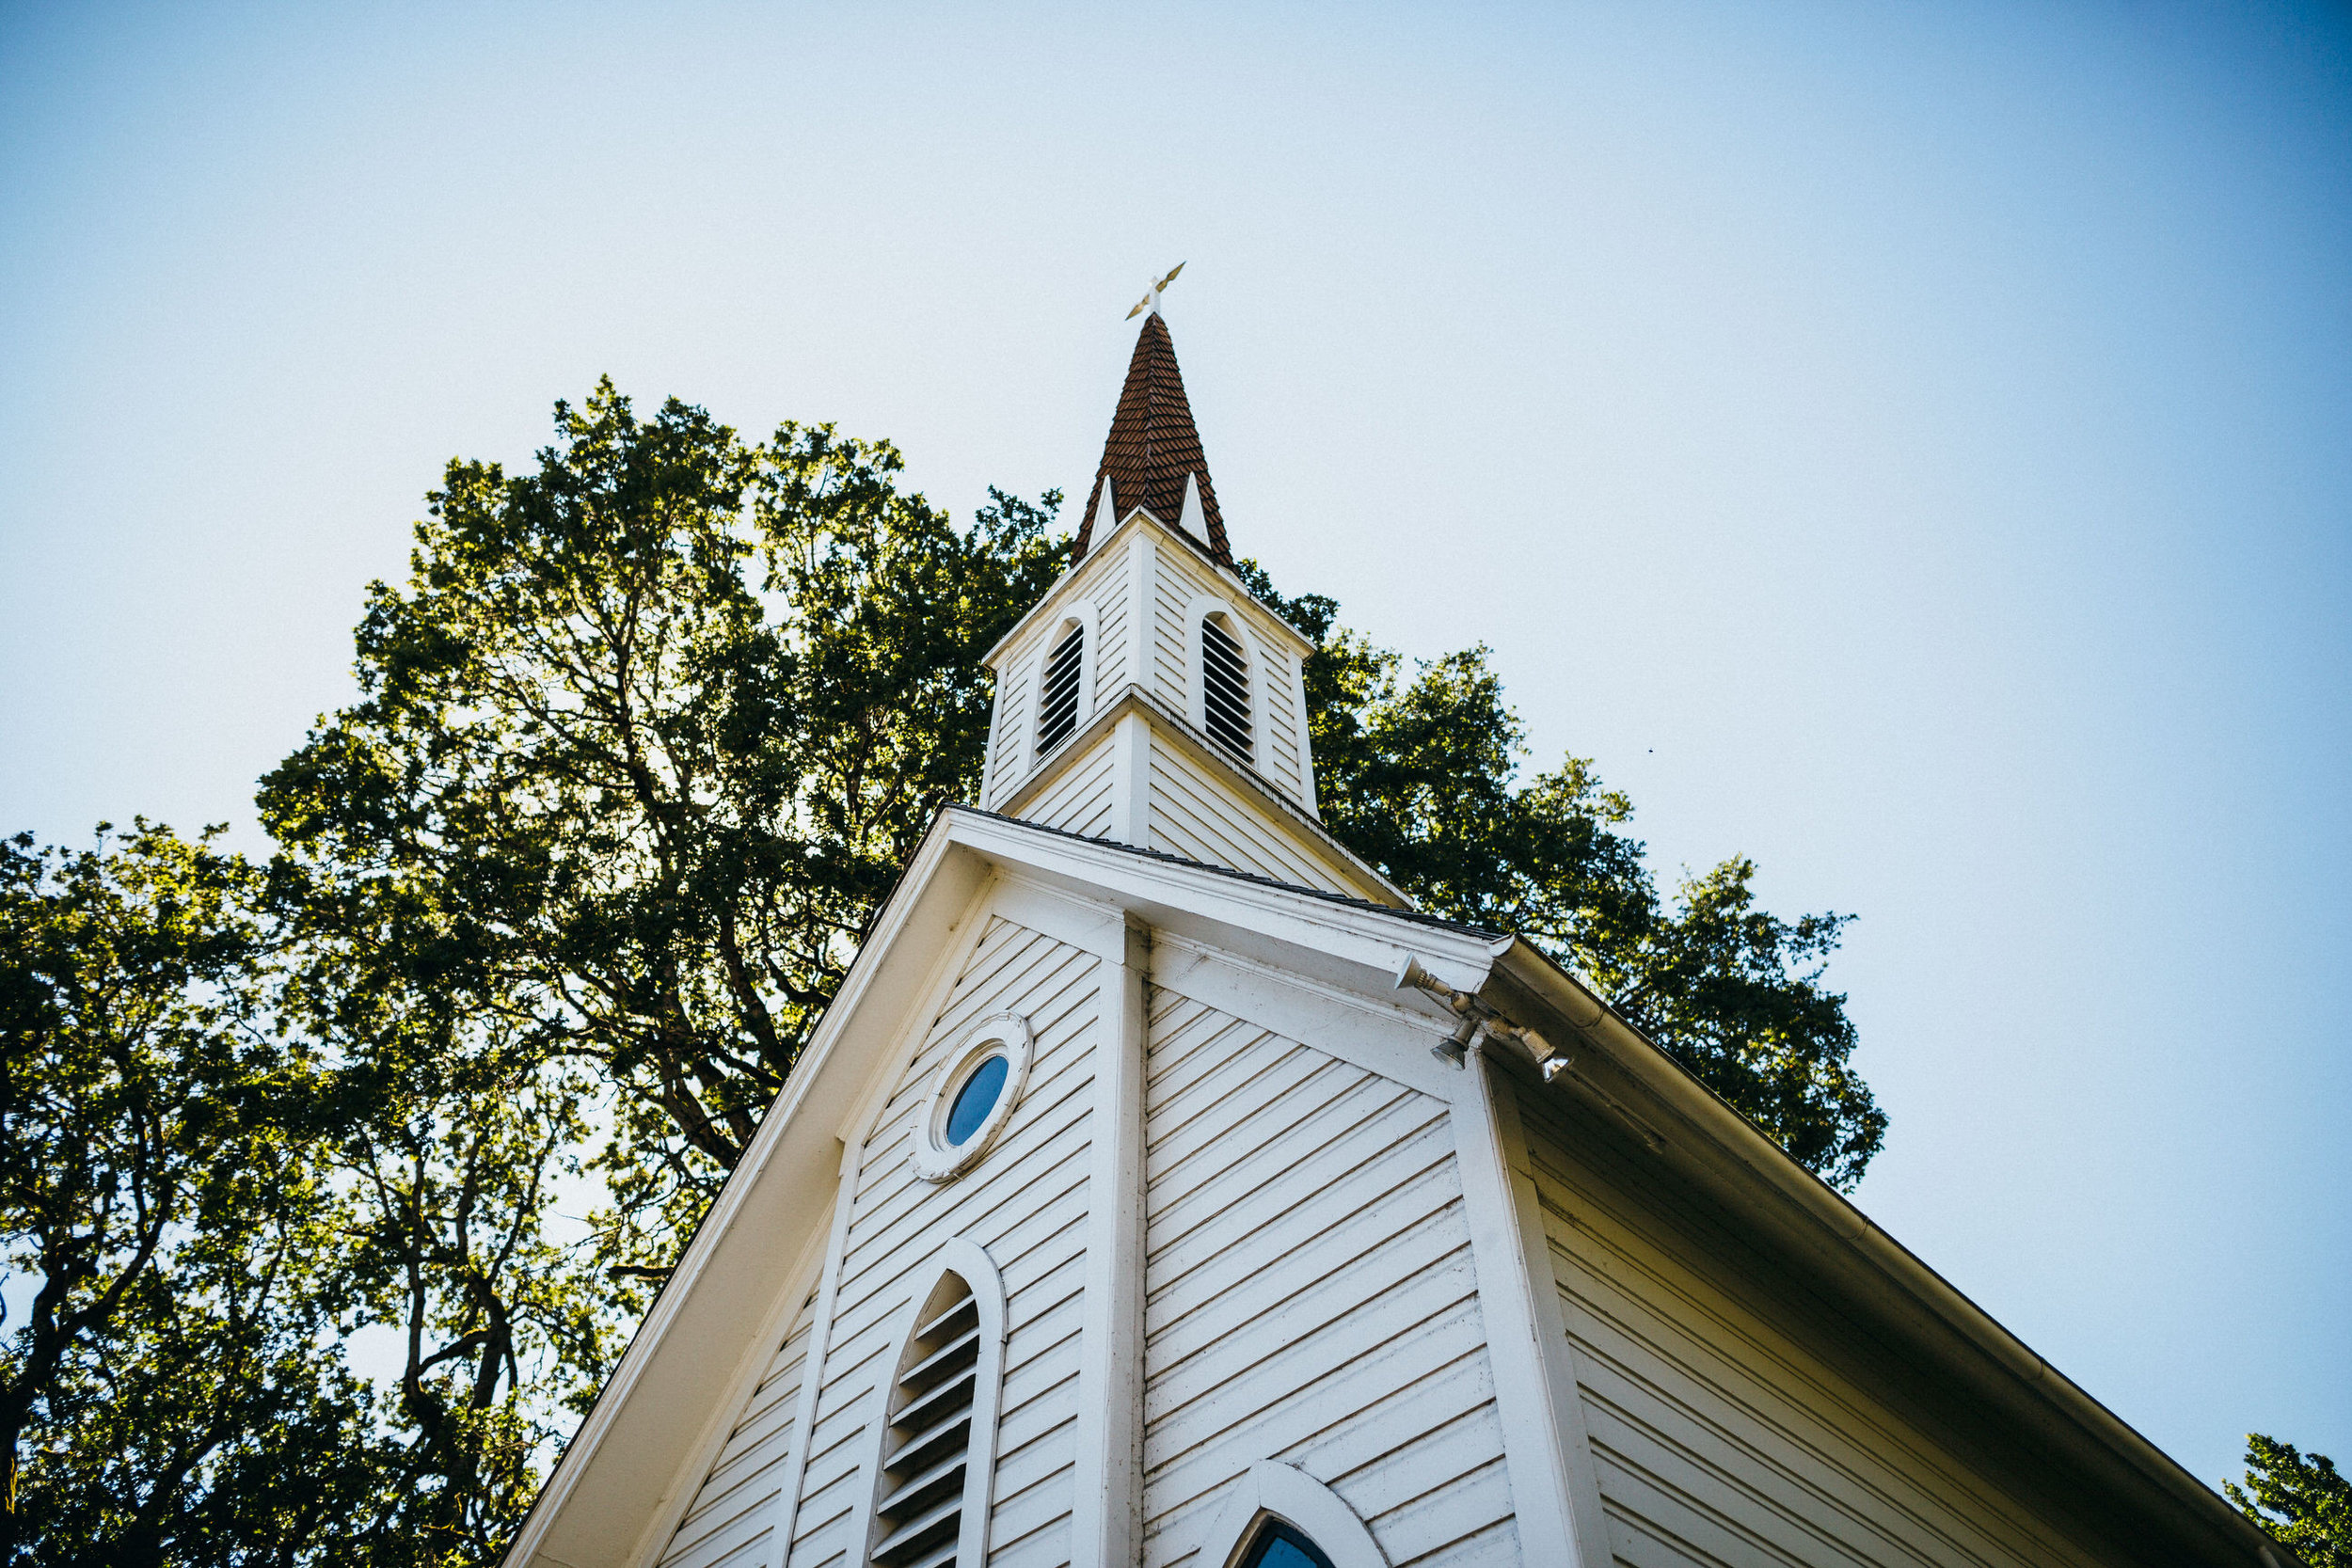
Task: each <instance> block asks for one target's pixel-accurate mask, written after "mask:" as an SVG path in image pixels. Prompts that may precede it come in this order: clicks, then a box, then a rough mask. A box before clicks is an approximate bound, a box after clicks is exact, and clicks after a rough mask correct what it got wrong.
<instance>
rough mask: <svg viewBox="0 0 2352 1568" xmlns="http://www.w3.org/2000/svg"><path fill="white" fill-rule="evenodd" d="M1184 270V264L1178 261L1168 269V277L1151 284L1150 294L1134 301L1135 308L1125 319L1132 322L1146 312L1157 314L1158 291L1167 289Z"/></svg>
mask: <svg viewBox="0 0 2352 1568" xmlns="http://www.w3.org/2000/svg"><path fill="white" fill-rule="evenodd" d="M1182 271H1184V262H1182V261H1179V262H1177V263H1176V264H1175V265H1174V266H1172V267H1170V268H1168V276H1167V277H1163V278H1161V279H1160V280H1159V281H1158V282H1157V283H1154V284H1152V292H1151V293H1147V294H1145V295H1144V296H1143V297H1142V298H1141V299H1139V300H1136V308H1135V309H1132V310H1130V311H1128V312H1127V319H1128V320H1129V321H1133V320H1135V319H1136V317H1137V316H1140V315H1142V314H1143V313H1144V312H1145V311H1146V310H1149V311H1151V312H1152V313H1153V314H1154V315H1156V314H1158V313H1159V309H1160V291H1161V290H1162V289H1165V288H1167V287H1168V285H1169V284H1170V283H1173V282H1175V281H1176V275H1177V274H1178V273H1180V272H1182Z"/></svg>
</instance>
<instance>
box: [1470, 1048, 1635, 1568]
mask: <svg viewBox="0 0 2352 1568" xmlns="http://www.w3.org/2000/svg"><path fill="white" fill-rule="evenodd" d="M1490 1051H1491V1048H1487V1049H1482V1050H1480V1051H1478V1052H1476V1053H1474V1054H1473V1057H1472V1061H1471V1066H1472V1067H1473V1068H1474V1069H1476V1070H1475V1076H1476V1078H1477V1080H1478V1084H1477V1088H1478V1089H1479V1091H1480V1093H1481V1097H1482V1098H1483V1099H1484V1100H1485V1101H1486V1104H1487V1106H1488V1108H1489V1111H1490V1114H1491V1116H1492V1117H1493V1126H1494V1131H1495V1142H1496V1148H1497V1152H1498V1153H1499V1154H1500V1156H1501V1159H1502V1172H1503V1178H1504V1180H1505V1181H1506V1182H1507V1184H1508V1186H1509V1199H1510V1219H1511V1222H1512V1226H1511V1227H1512V1231H1513V1236H1514V1239H1515V1240H1516V1241H1517V1242H1518V1268H1519V1271H1520V1275H1521V1289H1522V1291H1523V1293H1524V1299H1525V1302H1526V1305H1527V1307H1528V1310H1529V1325H1530V1328H1531V1330H1532V1338H1533V1341H1534V1348H1535V1352H1536V1355H1537V1358H1538V1360H1539V1361H1540V1363H1541V1366H1542V1382H1541V1391H1542V1396H1543V1401H1542V1402H1543V1411H1544V1418H1545V1420H1546V1421H1547V1423H1549V1427H1550V1428H1551V1430H1552V1431H1553V1433H1555V1434H1556V1438H1557V1443H1558V1449H1557V1454H1556V1458H1557V1463H1558V1465H1559V1474H1558V1475H1557V1476H1556V1477H1555V1478H1554V1479H1555V1481H1558V1482H1560V1483H1563V1484H1564V1486H1565V1507H1566V1511H1567V1514H1568V1517H1569V1520H1570V1521H1571V1524H1572V1526H1573V1528H1572V1531H1571V1537H1570V1538H1571V1543H1572V1544H1573V1545H1574V1547H1575V1556H1576V1559H1577V1560H1579V1561H1580V1562H1581V1563H1583V1564H1585V1565H1586V1568H1594V1565H1597V1564H1602V1563H1606V1562H1608V1561H1609V1560H1610V1558H1611V1554H1612V1548H1611V1546H1610V1544H1609V1523H1608V1515H1607V1513H1606V1512H1605V1510H1604V1508H1603V1506H1602V1502H1601V1496H1600V1475H1599V1470H1598V1467H1597V1465H1595V1464H1594V1462H1593V1449H1592V1439H1591V1436H1590V1434H1589V1433H1587V1432H1586V1430H1585V1425H1584V1406H1583V1401H1582V1398H1581V1395H1580V1394H1579V1392H1578V1383H1577V1372H1576V1352H1575V1347H1574V1346H1573V1345H1572V1344H1571V1343H1570V1342H1569V1339H1568V1331H1567V1323H1566V1319H1565V1316H1564V1315H1563V1313H1562V1311H1561V1307H1560V1291H1559V1288H1558V1283H1557V1281H1556V1280H1555V1279H1554V1277H1553V1275H1552V1271H1551V1246H1550V1243H1549V1239H1548V1237H1547V1234H1546V1231H1545V1227H1544V1210H1543V1197H1542V1195H1541V1194H1540V1193H1539V1192H1538V1191H1537V1189H1536V1186H1535V1177H1534V1163H1533V1161H1532V1160H1531V1159H1530V1157H1529V1155H1528V1152H1527V1132H1526V1129H1525V1127H1524V1126H1523V1125H1522V1124H1521V1122H1520V1120H1519V1095H1520V1085H1519V1083H1518V1080H1517V1079H1516V1077H1515V1076H1514V1075H1513V1074H1512V1073H1511V1072H1510V1071H1509V1070H1508V1069H1504V1068H1502V1067H1501V1066H1500V1065H1498V1064H1497V1063H1496V1062H1495V1061H1494V1060H1493V1058H1492V1056H1491V1054H1490ZM1488 1321H1489V1322H1492V1321H1493V1316H1492V1314H1489V1315H1488ZM1515 1451H1516V1450H1515ZM1531 1560H1533V1559H1531Z"/></svg>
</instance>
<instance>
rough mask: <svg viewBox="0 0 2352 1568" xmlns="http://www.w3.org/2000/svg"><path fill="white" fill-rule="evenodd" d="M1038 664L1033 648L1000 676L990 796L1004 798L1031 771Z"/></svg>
mask: <svg viewBox="0 0 2352 1568" xmlns="http://www.w3.org/2000/svg"><path fill="white" fill-rule="evenodd" d="M1036 667H1037V653H1036V650H1034V649H1031V650H1029V651H1027V652H1025V653H1022V654H1019V655H1016V656H1015V657H1013V658H1011V659H1009V660H1008V661H1007V662H1006V665H1005V668H1004V670H1003V672H1002V673H1000V674H999V675H998V676H997V677H996V724H995V729H994V732H993V736H992V738H991V739H990V742H989V761H988V798H989V799H990V800H1003V799H1004V798H1005V797H1007V796H1008V795H1010V794H1011V793H1012V792H1013V791H1014V790H1015V789H1017V788H1019V787H1020V785H1021V781H1022V779H1023V778H1024V777H1025V776H1026V774H1027V772H1028V760H1029V732H1028V722H1029V682H1030V678H1031V676H1032V674H1033V673H1034V672H1035V670H1036Z"/></svg>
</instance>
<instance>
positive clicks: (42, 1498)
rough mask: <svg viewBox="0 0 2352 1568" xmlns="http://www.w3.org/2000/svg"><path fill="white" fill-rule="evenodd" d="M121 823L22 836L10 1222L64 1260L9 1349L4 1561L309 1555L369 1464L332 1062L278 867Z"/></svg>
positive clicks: (43, 1278)
mask: <svg viewBox="0 0 2352 1568" xmlns="http://www.w3.org/2000/svg"><path fill="white" fill-rule="evenodd" d="M105 832H106V830H105V829H104V828H103V827H102V829H101V833H102V837H101V840H100V842H99V844H98V846H97V847H94V848H91V849H87V850H83V851H79V852H72V853H69V852H67V851H63V850H59V849H54V848H53V849H37V848H35V847H34V845H33V841H32V839H31V838H30V836H29V835H26V836H21V837H18V838H16V839H14V840H11V841H8V842H7V843H5V844H0V1245H5V1247H6V1249H7V1251H6V1260H7V1267H8V1272H9V1273H11V1274H13V1275H17V1276H19V1277H21V1278H24V1279H27V1280H29V1281H37V1282H38V1284H37V1286H36V1287H35V1289H34V1291H33V1295H32V1300H31V1303H30V1307H29V1310H28V1311H27V1312H26V1314H25V1317H24V1322H23V1323H19V1324H17V1325H15V1327H14V1332H13V1333H12V1334H11V1335H10V1336H9V1337H8V1339H7V1341H6V1342H5V1346H0V1465H4V1466H5V1483H6V1508H5V1512H4V1513H0V1562H12V1561H15V1560H18V1559H19V1557H20V1555H21V1554H24V1553H29V1556H30V1559H31V1560H33V1561H35V1562H39V1563H44V1564H65V1563H101V1562H103V1563H110V1564H118V1565H119V1564H134V1563H151V1562H162V1561H165V1560H170V1561H173V1562H175V1563H188V1564H197V1563H246V1562H278V1561H287V1560H293V1557H294V1554H296V1553H297V1552H298V1551H299V1549H300V1548H301V1547H302V1546H303V1544H306V1543H307V1542H309V1541H310V1540H312V1539H314V1538H315V1537H316V1536H317V1534H318V1533H319V1532H320V1531H321V1530H322V1529H324V1528H327V1526H328V1525H329V1524H330V1523H331V1521H332V1520H333V1519H334V1518H335V1517H336V1516H337V1515H339V1514H340V1513H342V1511H343V1510H344V1509H346V1508H348V1507H350V1506H352V1505H353V1504H354V1502H355V1501H356V1499H357V1498H358V1496H360V1495H361V1491H362V1489H363V1486H364V1465H363V1464H362V1463H361V1462H360V1461H359V1460H358V1458H357V1457H356V1456H358V1454H360V1453H361V1452H363V1450H364V1448H365V1441H364V1439H365V1431H364V1427H365V1420H364V1418H365V1412H366V1401H365V1398H364V1394H363V1391H362V1390H361V1389H360V1388H359V1387H358V1385H357V1384H356V1383H355V1382H354V1381H353V1380H352V1379H351V1378H350V1377H349V1376H348V1374H347V1373H346V1372H345V1371H344V1370H343V1369H342V1364H341V1359H340V1356H339V1355H338V1354H336V1352H335V1351H334V1350H333V1349H331V1348H327V1349H322V1348H321V1342H322V1340H323V1339H326V1338H327V1331H328V1329H329V1323H328V1322H327V1318H326V1313H325V1312H324V1311H323V1310H322V1309H321V1308H320V1307H319V1305H318V1300H317V1297H316V1295H315V1293H314V1290H313V1287H314V1286H315V1285H316V1283H317V1270H318V1267H319V1262H320V1256H321V1248H320V1244H319V1243H320V1236H321V1228H320V1227H321V1225H322V1221H323V1218H324V1216H325V1213H326V1210H327V1208H328V1207H329V1206H330V1199H329V1196H328V1195H327V1193H326V1191H325V1189H324V1188H323V1187H322V1186H321V1185H320V1184H319V1183H318V1182H316V1181H315V1180H312V1179H311V1178H310V1175H309V1174H308V1173H307V1172H306V1170H305V1169H304V1168H303V1165H302V1164H301V1161H300V1159H299V1157H298V1155H297V1154H296V1152H295V1149H296V1144H297V1138H296V1136H295V1135H294V1132H292V1131H291V1130H290V1122H289V1117H288V1112H289V1110H290V1108H292V1107H298V1106H299V1105H300V1104H301V1103H302V1101H304V1098H305V1091H304V1083H305V1074H306V1071H307V1063H306V1061H305V1059H304V1057H303V1054H302V1053H301V1052H300V1051H299V1050H298V1049H295V1048H294V1047H292V1046H290V1045H289V1044H288V1043H287V1042H286V1041H284V1040H283V1039H282V1038H280V1037H278V1036H276V1035H275V1033H274V1032H273V1031H272V1030H271V1029H270V1028H269V1027H268V1021H267V1018H266V1016H265V1009H264V1008H263V1006H262V999H263V992H262V980H263V979H264V978H265V976H266V974H267V972H268V968H269V955H270V951H271V949H270V942H269V934H268V932H267V930H266V928H265V927H264V925H263V923H262V920H261V919H260V918H259V916H258V915H257V914H256V912H255V906H256V899H257V895H258V891H259V890H258V877H257V874H256V873H255V872H254V870H253V868H251V867H250V866H248V865H246V863H244V862H242V861H241V860H239V859H237V858H236V857H234V856H231V855H228V854H224V853H221V852H219V851H216V850H215V849H213V848H212V847H210V846H209V844H206V843H202V842H199V843H196V844H190V843H187V842H185V841H183V840H182V839H179V838H178V837H176V836H174V835H173V834H172V833H171V832H170V831H169V830H167V829H165V828H160V827H151V826H150V825H148V824H147V823H145V822H141V823H139V824H138V825H137V827H136V828H135V831H133V832H127V833H121V834H119V835H116V836H115V837H114V838H113V839H111V840H108V839H107V838H105V837H104V836H103V834H104V833H105ZM208 836H209V835H208ZM298 1115H299V1113H298V1111H297V1112H296V1116H297V1117H298Z"/></svg>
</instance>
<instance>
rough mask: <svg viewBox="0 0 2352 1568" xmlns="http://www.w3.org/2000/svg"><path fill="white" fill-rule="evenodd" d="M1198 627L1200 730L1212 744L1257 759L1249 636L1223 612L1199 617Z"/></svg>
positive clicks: (1211, 611)
mask: <svg viewBox="0 0 2352 1568" xmlns="http://www.w3.org/2000/svg"><path fill="white" fill-rule="evenodd" d="M1199 626H1200V632H1199V636H1198V639H1197V641H1198V642H1199V644H1200V658H1199V668H1200V712H1199V714H1198V716H1197V717H1198V718H1199V720H1200V727H1201V729H1203V730H1204V731H1206V732H1207V733H1208V736H1209V738H1210V739H1211V740H1214V741H1216V743H1217V744H1218V745H1219V746H1222V747H1224V748H1225V749H1226V750H1227V751H1229V752H1232V753H1233V754H1234V755H1235V756H1237V757H1240V758H1241V759H1243V760H1244V761H1248V760H1250V759H1251V758H1253V757H1255V756H1256V755H1257V747H1256V736H1255V731H1254V728H1253V715H1252V711H1251V710H1252V704H1251V703H1250V700H1249V687H1250V681H1249V674H1250V671H1249V666H1250V662H1251V660H1250V648H1249V642H1248V633H1247V632H1245V631H1243V630H1242V629H1241V627H1240V626H1237V625H1235V624H1234V620H1233V617H1232V615H1230V614H1228V613H1227V612H1226V611H1224V610H1210V611H1208V612H1207V613H1206V614H1203V615H1202V616H1200V621H1199Z"/></svg>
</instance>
